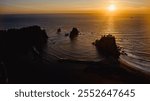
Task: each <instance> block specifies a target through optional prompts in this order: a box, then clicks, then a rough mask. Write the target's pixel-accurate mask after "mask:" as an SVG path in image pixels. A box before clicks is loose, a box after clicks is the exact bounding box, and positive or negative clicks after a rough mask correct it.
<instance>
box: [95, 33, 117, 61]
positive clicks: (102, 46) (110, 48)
mask: <svg viewBox="0 0 150 101" xmlns="http://www.w3.org/2000/svg"><path fill="white" fill-rule="evenodd" d="M93 44H94V45H95V46H96V48H97V50H98V52H100V53H101V54H102V55H104V56H106V57H113V58H115V59H118V58H119V56H120V49H119V47H118V46H117V44H116V40H115V37H114V36H112V35H104V36H102V37H101V39H100V40H96V41H95V42H94V43H93Z"/></svg>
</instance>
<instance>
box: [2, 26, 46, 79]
mask: <svg viewBox="0 0 150 101" xmlns="http://www.w3.org/2000/svg"><path fill="white" fill-rule="evenodd" d="M47 39H48V36H47V34H46V32H45V30H42V29H41V28H40V27H39V26H31V27H25V28H21V29H8V30H0V68H1V70H2V71H5V70H6V69H7V74H8V75H9V77H10V74H11V73H10V72H14V71H17V70H19V69H18V68H17V66H16V67H12V66H13V64H15V62H16V63H17V62H19V61H21V60H25V59H26V58H29V57H30V58H33V57H35V56H38V55H40V53H41V52H42V50H43V47H44V46H45V44H46V43H47ZM29 54H30V55H29ZM28 56H29V57H28ZM26 60H28V59H26ZM20 68H21V67H20ZM14 73H15V72H14ZM4 76H5V74H4V72H3V73H1V78H3V77H4ZM5 77H6V76H5Z"/></svg>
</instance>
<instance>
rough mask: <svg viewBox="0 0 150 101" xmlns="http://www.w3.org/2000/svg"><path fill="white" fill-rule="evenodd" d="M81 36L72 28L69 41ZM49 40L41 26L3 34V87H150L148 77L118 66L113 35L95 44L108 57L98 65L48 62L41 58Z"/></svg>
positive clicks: (0, 59) (0, 60)
mask: <svg viewBox="0 0 150 101" xmlns="http://www.w3.org/2000/svg"><path fill="white" fill-rule="evenodd" d="M57 32H61V30H60V29H59V30H58V31H57ZM71 34H72V35H71ZM78 34H79V31H78V29H77V28H73V29H72V31H71V32H70V36H69V37H70V38H74V37H76V36H77V35H78ZM72 36H73V37H72ZM47 40H48V36H47V33H46V31H45V30H43V29H42V28H40V27H39V26H30V27H25V28H21V29H9V30H1V31H0V47H1V49H0V83H12V84H23V83H25V84H27V83H33V84H36V83H38V84H39V83H42V84H43V83H51V84H56V83H59V84H62V83H63V84H64V83H65V84H66V83H67V84H72V83H75V84H78V83H79V84H87V83H88V84H100V83H103V84H108V83H109V84H118V83H119V84H120V83H121V84H124V83H125V84H126V83H130V84H133V83H134V84H137V83H144V84H146V83H150V79H149V76H148V75H143V74H142V73H139V72H138V71H134V70H129V69H128V68H130V67H129V66H128V65H126V64H122V63H120V62H119V56H120V49H119V48H118V46H117V45H116V42H115V37H113V36H111V35H106V36H102V37H101V38H100V40H97V41H95V42H94V43H93V44H94V45H95V48H97V51H99V52H100V54H103V55H104V56H105V57H106V58H105V59H104V60H102V61H99V62H86V61H74V60H64V59H57V60H56V61H51V58H50V60H48V61H47V60H45V59H43V57H42V53H43V49H44V47H45V46H46V45H47Z"/></svg>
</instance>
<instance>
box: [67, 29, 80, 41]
mask: <svg viewBox="0 0 150 101" xmlns="http://www.w3.org/2000/svg"><path fill="white" fill-rule="evenodd" d="M78 35H79V30H78V29H77V28H73V29H72V31H71V32H70V36H69V37H70V38H71V39H73V38H75V37H77V36H78Z"/></svg>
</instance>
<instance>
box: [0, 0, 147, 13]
mask: <svg viewBox="0 0 150 101" xmlns="http://www.w3.org/2000/svg"><path fill="white" fill-rule="evenodd" d="M111 4H115V5H116V6H117V12H129V13H132V12H137V11H138V13H149V12H148V11H149V8H150V0H1V1H0V13H1V14H12V13H15V14H16V13H74V12H75V13H80V12H107V10H106V9H107V7H108V6H109V5H111Z"/></svg>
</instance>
